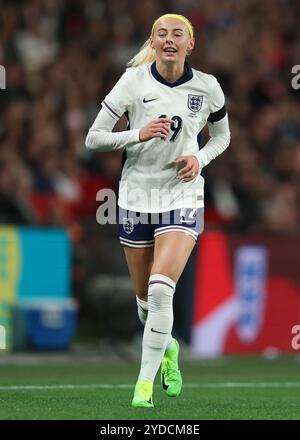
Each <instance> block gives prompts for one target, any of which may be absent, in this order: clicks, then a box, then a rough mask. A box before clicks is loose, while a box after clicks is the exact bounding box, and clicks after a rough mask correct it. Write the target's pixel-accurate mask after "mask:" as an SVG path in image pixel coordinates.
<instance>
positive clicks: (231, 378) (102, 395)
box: [0, 356, 300, 420]
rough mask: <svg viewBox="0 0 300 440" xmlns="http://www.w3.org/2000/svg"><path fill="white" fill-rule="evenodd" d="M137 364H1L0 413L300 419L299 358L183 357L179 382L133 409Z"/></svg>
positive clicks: (33, 416)
mask: <svg viewBox="0 0 300 440" xmlns="http://www.w3.org/2000/svg"><path fill="white" fill-rule="evenodd" d="M138 370H139V366H138V364H134V363H125V362H124V363H122V362H119V363H114V364H113V363H104V362H101V363H96V362H92V363H86V362H82V361H78V360H76V359H73V360H71V361H70V362H56V363H51V362H50V363H48V365H47V364H45V363H41V364H30V363H28V362H27V363H26V364H23V365H5V364H4V362H3V360H2V362H1V364H0V419H2V420H3V419H14V420H15V419H33V420H39V419H72V420H74V419H75V420H82V419H89V420H91V419H97V420H125V419H126V420H130V419H133V420H139V419H143V420H192V419H193V420H201V419H222V420H225V419H300V410H299V408H300V374H299V373H300V364H299V360H297V358H296V357H292V356H290V357H289V356H286V357H279V358H277V359H275V360H272V361H270V360H266V359H264V358H261V357H224V358H220V359H218V360H206V361H205V360H201V361H196V360H195V361H189V362H183V363H181V371H182V373H183V379H184V387H183V390H182V394H181V395H180V396H179V397H177V398H169V397H167V396H166V395H165V394H164V391H163V390H162V388H161V386H160V382H159V375H158V376H157V379H156V382H155V387H154V394H153V400H154V405H155V408H149V409H144V408H131V406H130V402H131V399H132V394H133V388H134V383H135V380H136V377H137V374H138Z"/></svg>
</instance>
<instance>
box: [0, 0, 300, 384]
mask: <svg viewBox="0 0 300 440" xmlns="http://www.w3.org/2000/svg"><path fill="white" fill-rule="evenodd" d="M165 12H176V13H182V14H183V15H185V16H187V17H188V18H189V19H190V20H191V22H192V23H193V25H194V27H195V31H196V47H195V49H194V51H193V53H192V55H191V56H190V58H189V62H190V63H191V65H192V66H193V67H194V68H196V69H199V70H202V71H204V72H207V73H212V74H214V75H215V76H216V77H217V78H218V80H219V82H220V83H221V85H222V87H223V89H224V92H225V95H226V98H227V108H228V112H229V116H230V125H231V132H232V141H231V145H230V147H229V148H228V150H227V151H226V152H225V153H224V154H223V155H222V156H221V157H219V158H218V159H217V160H216V161H214V163H213V164H211V165H210V166H208V167H207V169H205V178H206V217H205V233H204V234H203V236H202V237H201V238H200V240H199V243H198V245H197V248H196V249H195V251H194V252H193V255H192V257H191V259H190V261H189V264H188V265H187V267H186V270H185V272H184V274H183V276H182V278H181V280H180V282H179V283H178V289H177V293H176V297H175V323H174V326H175V328H174V334H175V335H176V336H177V337H178V339H179V340H180V341H181V343H182V347H183V350H182V354H183V357H184V356H186V358H187V359H191V358H192V359H194V358H195V359H198V358H200V359H201V358H207V357H210V358H211V357H213V358H218V357H219V356H222V355H224V354H227V355H241V354H252V355H261V354H264V355H265V356H266V357H268V358H275V357H277V356H278V355H280V354H289V355H295V358H296V357H297V349H299V347H300V344H299V347H298V344H297V343H296V342H295V343H294V344H292V339H293V337H294V336H295V334H296V330H295V334H293V333H292V331H293V327H294V326H295V325H297V324H300V316H299V315H300V271H299V255H300V234H299V230H300V229H299V226H300V90H299V89H296V88H293V87H292V79H293V74H292V73H291V71H292V67H293V66H295V65H298V64H300V27H299V20H300V3H299V2H298V1H296V0H294V1H293V0H264V1H263V2H262V1H260V0H240V1H238V0H226V1H224V2H219V1H216V0H201V1H196V0H185V1H184V0H170V1H159V0H144V1H139V0H110V1H108V0H107V1H106V0H74V1H67V0H36V1H34V0H29V1H2V2H1V8H0V64H1V65H2V66H4V67H5V70H6V89H3V90H0V325H1V326H3V327H4V328H5V330H6V349H5V350H0V361H1V363H2V364H7V362H13V358H14V356H19V352H22V353H24V352H25V353H26V352H31V353H35V354H36V353H37V352H43V353H44V352H45V350H46V351H47V350H51V351H52V352H53V351H56V352H57V350H59V352H60V353H61V356H65V352H67V353H69V354H71V355H72V354H73V355H74V353H75V354H79V355H82V356H83V357H85V356H87V354H89V355H92V354H94V355H97V354H98V355H99V356H100V357H101V356H102V357H103V359H108V358H109V359H115V360H117V361H120V360H127V361H137V360H138V359H139V356H140V344H141V335H142V329H141V326H140V324H139V322H138V319H137V313H136V305H135V300H134V296H133V291H132V285H131V282H130V279H129V277H128V271H127V267H126V264H125V259H124V256H123V251H122V249H121V246H120V245H119V242H118V236H117V227H116V226H115V225H106V226H100V225H98V224H97V222H96V210H97V207H98V206H99V203H98V202H97V201H96V193H97V191H98V190H100V189H102V188H112V189H114V190H116V191H117V187H118V179H119V173H120V165H121V154H118V153H116V152H114V153H105V154H92V153H91V152H89V151H87V150H86V149H85V146H84V139H85V136H86V133H87V130H88V128H89V126H90V125H91V123H92V122H93V120H94V118H95V116H96V114H97V112H98V111H99V108H100V102H101V101H102V99H103V97H104V96H105V95H106V94H107V93H108V92H109V91H110V89H111V88H112V86H113V85H114V83H115V82H116V81H117V80H118V78H119V77H120V75H121V74H122V72H123V70H124V68H125V64H126V62H127V61H128V60H129V59H130V58H131V57H132V56H133V55H134V54H135V53H136V52H137V51H138V49H139V47H140V46H141V45H142V43H143V42H144V41H145V40H146V39H147V38H148V34H149V31H150V29H151V26H152V23H153V20H154V19H155V18H156V17H158V16H159V15H161V14H163V13H165ZM124 127H125V125H124V121H122V120H121V121H120V122H119V123H118V127H117V129H119V130H120V129H124ZM206 139H207V132H206V131H204V132H203V133H202V141H201V142H202V144H203V143H204V142H205V140H206ZM112 316H114V319H112ZM3 327H2V330H3ZM0 336H1V335H0ZM2 336H3V335H2ZM2 343H3V339H2ZM2 345H3V344H2ZM18 359H20V358H18ZM47 359H48V358H47ZM21 362H22V361H21ZM289 365H290V364H289ZM242 368H244V367H242ZM251 368H252V367H251ZM251 368H250V369H251ZM286 371H287V373H286V374H287V376H288V371H289V367H287V369H286ZM133 380H134V379H133V378H132V381H133Z"/></svg>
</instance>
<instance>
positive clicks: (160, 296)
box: [148, 283, 173, 310]
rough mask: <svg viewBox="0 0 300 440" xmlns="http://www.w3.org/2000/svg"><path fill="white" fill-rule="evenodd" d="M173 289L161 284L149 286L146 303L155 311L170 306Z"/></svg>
mask: <svg viewBox="0 0 300 440" xmlns="http://www.w3.org/2000/svg"><path fill="white" fill-rule="evenodd" d="M172 301H173V289H171V288H170V287H168V286H165V285H164V284H162V283H155V284H152V285H150V289H149V294H148V302H149V304H150V303H151V305H153V307H154V308H155V309H160V310H161V309H164V308H166V307H169V306H170V305H172Z"/></svg>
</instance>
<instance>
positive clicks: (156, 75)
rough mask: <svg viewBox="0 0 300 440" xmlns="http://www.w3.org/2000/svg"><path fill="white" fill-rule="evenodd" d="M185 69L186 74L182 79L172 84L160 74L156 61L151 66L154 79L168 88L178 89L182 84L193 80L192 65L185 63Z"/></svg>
mask: <svg viewBox="0 0 300 440" xmlns="http://www.w3.org/2000/svg"><path fill="white" fill-rule="evenodd" d="M184 67H186V68H187V71H186V73H184V74H183V75H182V77H181V78H179V79H178V80H177V81H175V82H173V83H171V82H169V81H167V80H166V79H165V78H163V77H162V76H161V75H160V74H159V73H158V70H157V68H156V62H155V61H154V63H152V64H151V73H152V75H153V76H154V78H155V79H156V80H157V81H159V82H160V83H162V84H164V85H165V86H168V87H176V86H180V84H183V83H185V82H187V81H189V80H190V79H192V78H193V70H192V68H191V67H190V65H189V64H188V63H187V62H186V61H185V63H184Z"/></svg>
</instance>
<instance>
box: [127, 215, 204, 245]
mask: <svg viewBox="0 0 300 440" xmlns="http://www.w3.org/2000/svg"><path fill="white" fill-rule="evenodd" d="M203 228H204V208H182V209H175V210H173V211H167V212H162V213H155V214H153V213H152V214H148V213H139V212H135V211H129V210H126V209H123V208H120V207H119V235H120V243H121V244H122V245H124V246H129V247H134V248H142V247H151V246H154V239H155V237H157V236H158V235H160V234H164V233H166V232H172V231H176V232H178V231H179V232H184V233H186V234H188V235H190V236H191V237H193V238H194V239H195V240H196V241H197V238H198V235H199V234H201V232H202V231H203Z"/></svg>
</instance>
